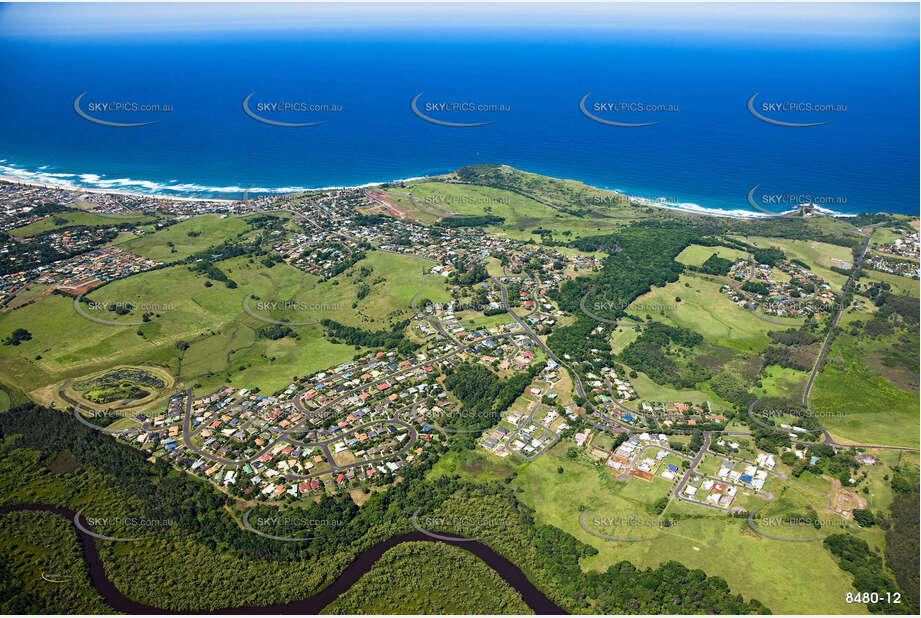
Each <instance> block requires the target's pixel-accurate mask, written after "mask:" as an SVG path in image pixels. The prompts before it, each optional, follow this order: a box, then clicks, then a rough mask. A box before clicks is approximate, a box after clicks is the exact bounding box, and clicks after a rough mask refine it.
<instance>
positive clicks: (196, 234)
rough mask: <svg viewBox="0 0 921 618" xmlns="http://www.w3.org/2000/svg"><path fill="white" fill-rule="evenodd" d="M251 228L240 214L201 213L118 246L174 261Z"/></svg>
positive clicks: (138, 253) (158, 259)
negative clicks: (223, 217)
mask: <svg viewBox="0 0 921 618" xmlns="http://www.w3.org/2000/svg"><path fill="white" fill-rule="evenodd" d="M249 229H250V226H249V225H248V224H247V223H246V220H245V219H244V218H241V217H227V218H226V219H221V217H220V215H202V216H199V217H192V218H191V219H186V220H185V221H181V222H179V223H177V224H175V225H171V226H169V227H167V228H165V229H162V230H160V231H158V232H154V233H152V234H146V235H144V236H138V237H134V238H131V239H130V240H126V241H125V242H122V243H121V244H119V246H120V247H121V248H122V249H124V250H125V251H130V252H131V253H136V254H137V255H141V256H143V257H146V258H150V259H152V260H157V261H158V262H174V261H176V260H182V259H185V258H187V257H188V256H190V255H192V254H193V253H196V252H198V251H202V250H204V249H207V248H208V247H210V246H213V245H217V244H220V243H221V242H223V241H225V240H229V239H231V238H234V237H236V236H237V235H238V234H241V233H244V232H246V231H247V230H249ZM190 233H191V234H192V236H190V235H189V234H190ZM169 243H172V245H173V246H170V244H169Z"/></svg>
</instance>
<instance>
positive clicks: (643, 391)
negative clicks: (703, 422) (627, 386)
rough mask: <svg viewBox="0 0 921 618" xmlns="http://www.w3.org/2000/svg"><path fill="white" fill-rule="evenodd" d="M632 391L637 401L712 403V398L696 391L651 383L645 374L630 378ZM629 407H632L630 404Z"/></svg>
mask: <svg viewBox="0 0 921 618" xmlns="http://www.w3.org/2000/svg"><path fill="white" fill-rule="evenodd" d="M630 383H631V384H632V385H633V390H634V391H635V392H636V395H637V397H638V398H639V399H642V400H649V401H665V402H669V401H691V402H693V403H698V404H705V403H706V401H707V400H710V401H713V396H712V395H709V394H708V393H705V392H703V391H698V390H684V389H677V388H672V387H671V386H664V385H661V384H656V383H655V382H653V381H652V380H651V379H649V377H648V376H647V375H646V374H645V373H641V372H637V376H636V377H635V378H630ZM630 407H631V408H632V407H634V406H633V405H632V404H630Z"/></svg>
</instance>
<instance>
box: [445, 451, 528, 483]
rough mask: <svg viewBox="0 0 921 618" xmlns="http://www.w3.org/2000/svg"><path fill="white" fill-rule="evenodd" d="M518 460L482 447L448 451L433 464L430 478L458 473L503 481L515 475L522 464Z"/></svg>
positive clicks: (474, 477) (467, 476)
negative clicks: (498, 454)
mask: <svg viewBox="0 0 921 618" xmlns="http://www.w3.org/2000/svg"><path fill="white" fill-rule="evenodd" d="M516 461H517V460H515V459H513V458H511V457H498V456H496V455H492V454H490V453H487V452H486V451H485V450H483V449H481V448H477V449H475V450H472V451H463V452H458V451H448V452H446V453H445V454H444V455H442V456H441V457H439V458H438V461H437V462H436V463H435V465H434V466H432V469H431V470H430V471H429V473H428V478H439V477H442V476H453V475H458V476H460V477H462V478H466V479H470V480H472V481H480V482H489V481H503V480H505V479H507V478H509V477H512V476H514V475H515V473H516V471H517V470H518V469H519V467H521V466H522V465H520V464H518V463H516ZM527 465H528V464H523V466H527Z"/></svg>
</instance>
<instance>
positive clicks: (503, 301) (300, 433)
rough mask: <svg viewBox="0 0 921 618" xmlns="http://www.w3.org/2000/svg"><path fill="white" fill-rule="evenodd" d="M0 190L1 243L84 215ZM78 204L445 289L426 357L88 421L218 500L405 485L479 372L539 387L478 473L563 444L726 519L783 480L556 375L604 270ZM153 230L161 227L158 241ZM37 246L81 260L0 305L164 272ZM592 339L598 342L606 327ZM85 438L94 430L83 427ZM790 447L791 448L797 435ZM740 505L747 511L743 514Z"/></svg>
mask: <svg viewBox="0 0 921 618" xmlns="http://www.w3.org/2000/svg"><path fill="white" fill-rule="evenodd" d="M3 190H4V191H5V194H4V195H5V199H6V200H7V202H6V203H7V209H6V210H5V215H6V219H4V221H6V222H7V223H6V224H5V225H6V229H14V226H12V225H11V224H10V222H12V221H16V220H22V219H19V218H20V217H23V216H25V219H24V220H25V221H27V223H26V225H33V226H34V225H35V224H36V223H39V222H41V221H43V220H45V219H47V218H49V217H54V216H55V214H54V211H55V208H53V207H52V208H51V211H52V212H48V213H46V214H43V215H40V216H35V217H30V216H29V215H28V212H29V211H28V210H23V209H28V208H30V207H31V208H48V207H49V205H52V204H59V203H61V201H63V200H70V201H69V202H68V203H74V200H82V201H86V200H84V198H86V197H87V196H86V195H83V194H79V195H75V194H74V192H66V191H59V190H50V189H41V190H39V189H34V190H32V189H27V188H22V187H16V186H10V185H4V186H3ZM90 197H91V198H92V200H91V201H90V203H91V204H93V212H94V213H96V214H113V213H118V214H121V215H138V214H145V215H153V214H156V213H160V214H166V215H167V216H169V217H171V218H172V219H173V220H174V221H183V220H187V219H188V218H189V217H191V216H194V215H200V214H206V213H214V212H217V213H218V214H220V216H221V218H222V219H223V218H226V217H229V216H247V215H249V216H270V217H273V216H278V215H280V214H284V215H288V216H291V217H292V220H293V221H295V222H296V223H297V224H298V225H299V226H301V230H302V231H300V232H295V233H286V232H284V231H283V230H282V229H281V228H274V229H270V230H269V232H268V233H269V238H270V243H271V245H270V246H271V249H272V252H273V254H274V255H275V256H277V257H275V258H274V259H276V260H278V261H283V262H285V263H287V264H288V265H290V266H292V267H294V268H296V269H298V270H300V271H303V272H304V273H307V274H310V275H313V276H316V277H318V278H319V280H320V281H329V280H332V279H334V278H335V277H336V276H337V275H338V274H340V273H342V272H343V271H345V270H346V269H348V268H350V267H352V266H353V265H355V264H358V265H359V266H360V264H361V259H362V257H363V255H364V253H365V252H367V251H377V252H382V253H389V254H393V255H400V256H410V257H412V258H414V259H418V260H420V261H421V262H422V263H423V264H427V265H426V266H424V267H423V268H424V270H425V271H426V272H428V273H429V274H432V275H437V276H440V277H442V278H443V279H444V280H445V282H447V283H453V284H455V286H456V287H455V288H454V289H455V292H454V293H455V298H454V299H453V300H451V301H449V302H432V301H431V300H428V299H424V298H415V299H413V303H412V307H411V309H412V312H413V314H412V318H411V320H410V322H409V326H408V328H409V330H410V332H412V333H414V337H416V338H417V340H418V341H419V342H420V343H419V344H418V346H417V347H418V349H416V350H415V351H413V352H411V353H409V354H406V353H399V352H397V351H394V350H390V351H379V352H376V353H370V354H366V355H364V356H360V357H358V356H357V357H356V358H355V360H354V361H352V362H348V363H344V364H341V365H338V366H334V367H329V368H327V369H324V370H322V371H319V372H317V373H315V374H312V375H310V376H305V377H302V378H298V379H296V380H295V381H293V382H291V383H290V384H289V385H288V386H287V387H285V388H283V389H281V390H279V391H277V392H274V393H271V394H267V393H262V392H259V389H252V388H247V387H245V386H241V387H238V386H230V385H227V386H224V387H221V388H219V389H217V390H215V391H213V392H209V393H206V394H198V395H196V394H193V391H192V390H191V389H188V390H184V391H179V392H176V393H175V394H173V395H171V396H170V397H169V399H168V401H167V403H166V404H165V408H164V409H162V410H159V411H156V412H153V413H151V412H144V413H140V412H138V413H135V412H133V411H131V407H130V406H129V407H128V408H125V409H124V410H123V411H119V410H118V409H112V408H106V409H105V410H97V412H95V415H96V416H100V415H103V414H104V415H106V416H107V417H111V418H116V419H120V420H119V422H118V423H116V424H115V425H114V427H117V428H108V427H103V426H98V429H99V430H100V431H103V432H106V433H110V434H111V435H113V436H114V437H115V438H116V439H118V440H122V441H125V442H126V443H129V444H131V445H132V446H133V447H135V448H138V449H141V450H142V451H144V452H146V453H147V454H149V455H150V456H151V457H154V458H157V459H163V460H165V461H168V462H170V463H171V464H172V465H173V466H175V467H177V468H178V469H181V470H184V471H186V472H187V473H189V474H193V475H196V476H199V477H201V478H203V479H206V480H208V481H210V482H211V483H212V484H213V485H214V486H215V487H217V488H219V489H220V490H221V491H224V492H227V493H228V494H230V495H233V496H236V497H239V498H240V499H257V500H260V501H269V502H273V501H289V502H291V501H293V502H296V501H298V500H300V499H301V498H302V497H304V498H308V499H309V497H310V496H315V495H317V494H329V493H337V492H346V491H355V490H357V489H360V488H364V489H367V488H370V487H380V486H386V485H389V484H391V483H393V482H394V481H395V479H397V478H399V476H400V474H401V470H403V469H404V468H405V467H407V466H413V465H414V464H416V463H417V462H419V461H426V460H435V459H437V458H438V457H439V455H440V454H441V453H443V452H445V449H447V448H448V443H449V441H450V438H451V437H452V436H457V435H459V434H463V433H465V432H467V431H469V430H467V429H455V428H454V427H452V424H453V423H455V422H456V420H457V419H458V418H463V415H464V406H463V404H462V403H461V402H460V401H459V400H458V398H457V397H456V396H454V395H453V394H452V393H451V392H450V390H449V389H447V388H446V387H445V381H444V377H445V375H446V374H449V373H450V372H451V371H452V370H453V369H454V368H456V367H458V366H459V365H461V364H462V363H463V364H466V363H474V364H478V365H482V366H484V367H488V368H490V369H491V370H492V371H497V372H499V373H500V374H502V375H516V374H520V373H521V372H527V371H529V370H531V371H532V372H533V371H535V370H536V373H533V377H532V379H531V381H530V383H529V384H528V385H527V386H526V387H525V389H524V391H523V392H522V394H521V396H520V397H519V398H518V399H517V400H516V401H515V402H514V403H513V405H512V406H511V407H510V408H509V409H508V410H506V411H505V412H504V413H503V414H502V416H501V418H500V419H499V421H498V422H497V423H495V424H494V425H493V426H491V427H486V428H484V429H483V430H481V431H477V433H478V434H479V437H478V438H477V445H478V448H481V449H483V450H484V451H485V452H487V453H489V454H490V456H494V457H498V458H509V457H512V458H515V459H518V460H521V461H534V460H536V459H538V458H539V457H540V456H541V455H543V454H544V453H547V452H548V451H550V450H551V449H552V448H553V447H554V446H555V445H557V444H560V443H563V444H570V445H573V446H574V447H575V448H577V449H579V452H580V453H581V455H580V456H581V457H585V458H586V460H588V461H591V462H594V463H595V464H596V465H597V466H600V467H602V468H603V469H605V470H608V472H609V474H610V475H611V477H612V478H615V479H617V480H618V481H619V482H622V483H628V482H633V483H637V482H645V483H652V482H653V481H654V480H655V479H661V481H665V482H668V483H670V484H671V486H672V489H671V490H670V493H671V495H673V496H674V497H675V499H676V500H680V501H683V502H686V503H688V504H694V505H698V506H701V507H705V508H712V509H717V510H723V511H727V512H729V511H732V510H742V511H744V510H746V508H748V507H750V506H751V504H752V502H751V500H752V499H762V500H770V499H771V495H770V494H769V493H768V490H769V487H767V488H766V485H769V481H770V478H771V475H772V474H776V473H775V472H774V466H775V459H774V456H773V455H771V454H769V453H764V452H760V451H758V450H757V449H752V447H751V445H750V443H749V440H747V439H744V438H742V437H734V436H737V435H744V432H743V433H742V434H739V433H738V432H731V431H727V429H726V427H727V424H728V423H729V421H730V419H731V417H732V416H733V415H732V413H729V412H727V411H725V410H715V409H714V408H713V406H712V405H711V403H710V402H709V401H707V402H704V403H703V404H699V403H690V402H676V401H656V400H650V399H640V398H638V396H637V393H636V391H635V389H634V386H633V385H632V384H631V379H630V377H629V376H627V375H626V372H625V371H624V370H623V369H622V368H616V367H612V366H608V365H606V364H604V363H603V362H598V360H599V359H596V361H595V362H591V361H585V360H583V361H580V362H574V361H572V360H571V359H570V358H569V355H568V354H567V355H564V356H565V358H558V357H557V356H556V355H555V354H554V353H553V352H551V351H550V349H549V348H548V347H547V346H546V343H545V340H546V336H547V335H548V334H549V333H550V332H552V331H553V329H554V327H555V325H556V324H557V323H558V322H559V321H560V320H564V321H565V320H567V317H566V314H565V312H563V311H561V310H560V308H559V307H558V306H557V303H556V302H555V301H553V300H552V298H554V297H555V293H556V291H557V290H558V289H559V287H560V286H561V285H562V284H563V283H565V282H566V281H570V280H572V278H573V277H576V276H579V275H580V274H582V273H591V272H596V271H598V270H599V269H600V268H601V267H602V263H601V261H600V260H599V259H598V258H597V257H593V256H591V255H585V254H581V253H575V254H568V255H564V254H562V253H560V252H559V251H558V250H556V249H555V248H553V247H549V246H542V245H539V244H532V243H525V242H522V241H518V240H513V239H511V238H508V237H501V236H495V235H491V234H487V233H485V232H483V231H482V230H481V229H479V228H463V227H460V228H458V227H443V226H426V225H422V224H420V223H419V222H417V221H414V220H413V219H412V218H411V217H408V216H406V217H396V218H394V217H392V216H386V217H384V216H381V215H379V214H374V213H375V211H379V210H380V208H381V205H382V204H385V203H387V202H386V199H387V198H386V195H385V194H383V193H381V192H376V191H375V192H365V191H360V190H341V191H328V192H318V193H314V194H307V195H304V196H298V197H295V198H293V199H291V198H287V197H281V198H278V197H272V196H261V197H256V198H252V199H250V198H247V199H245V200H244V201H241V202H233V203H218V202H172V201H169V200H166V201H162V200H156V199H151V200H147V199H143V198H139V199H138V201H137V202H133V203H130V206H131V208H128V206H127V205H128V201H127V200H123V199H116V200H112V201H109V200H106V199H102V198H100V197H98V195H96V194H93V195H91V196H90ZM395 208H396V207H395V206H394V207H393V208H392V209H391V210H393V209H395ZM134 209H139V210H134ZM364 213H368V214H364ZM20 227H21V226H20ZM162 229H165V228H164V227H163V225H162V224H159V223H157V224H156V227H155V228H154V231H156V230H162ZM115 232H116V233H118V234H128V235H129V237H137V236H143V235H145V234H149V233H151V232H150V231H145V230H144V229H142V228H139V227H137V225H129V226H127V227H124V228H121V229H120V228H118V227H116V229H115ZM261 233H262V234H264V233H265V232H261ZM81 235H82V236H85V237H86V238H87V240H86V241H85V242H83V243H82V244H81V243H80V242H78V241H75V240H74V239H75V238H80V237H81ZM35 238H41V239H42V240H43V241H44V242H45V243H48V244H49V245H50V246H52V247H54V248H55V250H58V251H61V252H62V253H63V252H64V251H65V250H66V251H70V252H72V253H73V254H74V255H73V256H72V257H68V258H65V259H61V260H56V261H52V262H50V263H44V264H41V265H39V266H37V267H35V268H32V269H29V270H23V271H19V272H15V273H7V274H6V275H4V280H3V288H2V289H3V291H4V300H5V302H8V301H9V300H10V299H13V298H15V297H16V296H17V295H18V294H19V293H20V292H21V291H22V290H23V289H24V288H25V287H27V286H40V287H42V288H43V289H45V290H47V291H52V290H53V291H56V292H58V293H63V294H67V295H70V296H73V297H76V298H79V297H82V296H83V295H84V294H87V293H88V292H90V291H92V290H93V289H94V288H96V287H98V286H100V285H104V284H106V283H107V282H110V281H113V280H117V279H120V278H126V277H130V276H133V275H137V274H139V273H143V272H147V271H149V270H151V269H156V268H159V267H163V266H164V263H163V262H160V261H156V260H151V259H148V258H143V257H141V256H138V255H135V254H132V253H130V252H128V251H125V250H123V249H121V248H119V247H118V246H113V245H106V244H102V246H100V244H101V243H103V242H105V241H106V240H109V239H111V238H113V235H112V230H111V229H108V230H107V231H106V232H102V231H97V230H96V229H94V228H86V227H76V228H69V227H63V228H59V229H53V230H51V231H50V232H48V233H46V234H44V235H42V236H36V237H19V238H16V239H12V238H11V240H10V241H9V242H13V243H30V242H32V241H34V240H35ZM909 240H910V239H909ZM906 242H908V241H906ZM902 244H903V243H902V242H899V243H895V244H894V245H893V247H896V248H898V247H902ZM894 250H895V249H894ZM483 264H486V265H487V266H488V268H483V266H482V265H483ZM477 269H482V270H481V271H480V272H481V274H480V279H481V280H480V281H478V282H476V283H473V284H472V285H469V284H468V285H457V284H458V283H459V282H460V277H461V275H463V274H464V273H470V272H475V271H476V270H477ZM728 276H729V280H730V281H729V282H728V283H726V284H725V285H724V286H723V292H724V293H726V294H728V295H729V296H730V298H731V300H732V302H734V303H735V304H737V305H739V306H743V307H745V308H748V309H754V308H757V309H758V310H759V311H761V312H763V313H764V314H766V315H772V316H778V317H787V316H791V317H803V316H816V315H820V314H822V313H827V312H828V311H830V307H833V306H834V305H835V304H836V303H837V295H836V293H835V292H834V291H832V289H831V286H830V285H829V284H828V283H827V282H826V281H824V280H822V279H821V278H820V277H819V276H817V275H816V274H815V273H814V272H812V271H810V270H809V269H807V268H805V267H804V266H803V265H802V264H798V263H795V262H793V261H786V260H785V261H781V262H779V263H777V264H774V265H769V264H757V263H755V262H753V261H752V260H751V258H748V259H740V260H737V261H736V262H734V263H732V265H731V268H730V269H729V273H728ZM417 296H418V295H417ZM417 301H418V302H417ZM476 315H480V316H484V317H485V318H486V319H487V324H488V325H484V326H471V325H470V324H468V323H467V320H468V319H469V317H470V316H476ZM490 316H492V317H490ZM496 318H498V321H497V319H496ZM479 319H482V318H479ZM279 324H285V322H284V321H282V322H279ZM595 331H596V332H597V333H603V332H604V331H605V325H604V324H600V325H599V326H598V327H596V329H595ZM575 366H578V370H574V367H575ZM532 368H533V369H532ZM583 385H584V390H583ZM75 414H78V415H80V412H79V410H77V411H75ZM81 416H82V415H81ZM452 419H453V420H452ZM83 420H84V422H86V423H89V424H91V425H92V426H94V427H97V426H96V425H93V424H92V423H91V421H92V415H91V418H90V420H89V421H87V420H86V419H85V418H84V419H83ZM695 433H696V435H697V436H699V437H700V436H704V437H705V443H704V444H702V445H695V446H694V448H689V447H688V446H687V444H688V443H687V438H688V437H689V436H690V435H692V434H695ZM723 436H724V437H723ZM790 436H791V437H793V438H794V440H795V441H798V440H799V439H800V438H801V436H800V434H797V433H792V432H791V433H790ZM676 438H677V441H676ZM740 442H741V443H743V444H744V445H745V446H741V445H740ZM711 443H712V444H711ZM695 449H697V450H695ZM711 449H713V450H711ZM788 450H789V451H790V452H793V453H795V454H796V457H797V458H799V459H804V458H805V457H806V456H807V453H808V451H809V448H808V446H806V447H804V448H802V449H797V448H796V446H795V443H794V444H793V445H791V446H790V447H788ZM746 456H747V457H751V459H750V460H749V459H745V458H744V457H746ZM717 460H718V461H717ZM812 463H813V464H815V461H813V462H812ZM740 497H744V500H742V502H741V504H743V505H744V506H738V504H740V502H739V500H740Z"/></svg>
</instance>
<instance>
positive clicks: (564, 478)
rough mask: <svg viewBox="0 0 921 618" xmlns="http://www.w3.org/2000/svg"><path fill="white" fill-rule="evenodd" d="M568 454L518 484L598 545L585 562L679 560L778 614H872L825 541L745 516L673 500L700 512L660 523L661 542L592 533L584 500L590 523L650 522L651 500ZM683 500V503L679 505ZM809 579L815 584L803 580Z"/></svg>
mask: <svg viewBox="0 0 921 618" xmlns="http://www.w3.org/2000/svg"><path fill="white" fill-rule="evenodd" d="M564 452H565V450H564V449H562V448H561V447H556V448H555V449H554V452H553V454H552V455H549V456H543V457H541V458H539V459H538V460H537V461H535V462H533V463H531V464H530V465H529V466H528V467H527V468H525V469H524V470H523V471H522V472H521V473H520V474H519V476H518V477H517V478H516V479H515V481H513V484H514V485H515V486H516V487H520V488H521V489H523V490H524V491H523V493H521V494H520V497H521V499H522V500H524V501H525V502H526V503H528V504H529V505H531V506H532V507H533V508H535V509H536V511H537V519H538V521H539V522H541V523H549V524H553V525H555V526H557V527H559V528H562V529H563V530H565V531H566V532H569V533H570V534H572V535H573V536H575V537H576V538H578V539H579V540H581V541H583V542H585V543H588V544H590V545H592V546H593V547H595V548H597V549H598V552H599V553H598V555H596V556H594V557H592V558H589V559H588V560H586V561H585V562H584V564H583V568H585V569H594V570H604V569H607V568H608V567H609V566H611V565H613V564H616V563H617V562H619V561H621V560H628V561H630V562H632V563H633V564H635V565H636V566H638V567H652V566H656V565H658V564H660V563H662V562H665V561H667V560H677V561H679V562H681V563H682V564H684V565H685V566H687V567H689V568H699V569H703V570H704V571H705V572H706V573H707V575H711V576H712V575H716V576H719V577H722V578H724V579H725V580H726V581H727V582H728V583H729V586H730V588H731V589H732V591H733V592H734V593H739V594H742V595H743V596H744V597H745V598H756V599H758V600H760V601H761V602H762V603H764V604H765V605H767V606H768V607H769V608H770V609H771V610H772V611H773V612H774V613H827V612H833V613H855V612H856V613H865V612H864V606H862V605H861V606H855V605H848V604H847V603H845V594H846V593H847V592H849V591H852V589H851V587H850V585H849V581H850V579H849V578H848V577H847V576H846V574H845V573H844V572H843V571H841V570H840V569H839V568H838V566H837V564H836V563H835V561H834V560H833V558H832V556H831V554H829V553H828V552H827V551H826V550H825V549H824V548H823V547H822V545H821V544H820V543H788V542H781V541H773V540H769V539H764V538H761V537H759V536H757V535H756V534H755V533H754V532H753V531H751V530H750V529H748V526H747V523H746V521H745V520H744V519H741V520H740V519H730V518H726V517H722V516H719V515H717V516H711V515H709V514H708V513H707V512H705V511H703V510H702V509H701V507H695V506H693V505H683V504H681V503H676V502H675V501H674V500H673V501H672V502H671V503H670V506H669V507H668V509H667V510H666V514H668V513H670V512H673V511H674V512H680V511H681V512H686V513H689V514H693V515H694V517H693V518H684V519H682V520H681V521H680V522H679V523H678V524H677V525H676V526H674V527H671V528H665V529H658V530H660V531H661V532H662V534H661V536H660V537H659V538H657V539H656V540H654V541H642V542H633V543H628V542H617V541H609V540H606V539H602V538H599V537H597V536H594V535H592V534H589V533H588V532H586V531H585V530H583V529H582V528H581V527H580V526H579V523H578V517H579V512H580V511H579V507H580V506H584V507H586V508H589V509H591V514H592V516H589V517H586V520H587V521H588V522H590V523H591V522H592V521H593V517H595V516H598V517H602V518H603V517H605V515H606V514H607V513H617V514H622V513H635V514H636V516H637V518H638V519H640V520H645V519H649V518H650V515H649V514H648V511H647V510H646V504H648V499H647V500H645V501H640V502H636V501H633V500H630V499H627V498H630V497H632V496H629V493H628V494H627V495H626V496H625V495H624V491H623V489H621V490H620V492H619V493H618V490H617V488H616V485H612V482H611V481H609V480H607V477H601V476H600V475H599V474H597V473H596V472H595V470H594V468H593V467H592V466H590V465H589V464H587V463H582V462H581V461H579V462H573V461H571V460H569V459H567V458H566V457H565V456H561V455H560V454H561V453H564ZM558 466H561V467H563V469H564V473H563V474H558V473H557V472H556V468H557V467H558ZM601 478H605V480H604V481H602V480H601ZM635 482H637V479H631V481H630V482H629V483H627V484H626V486H624V487H630V486H631V485H632V484H633V483H635ZM640 482H642V481H640ZM643 485H644V486H646V487H648V485H646V484H645V483H643ZM643 495H646V494H645V492H644V493H643V494H641V496H643ZM649 495H654V494H653V492H649ZM678 504H681V507H679V508H676V505H678ZM682 508H683V509H685V510H684V511H682ZM631 509H632V511H631ZM643 532H644V533H645V532H648V530H643ZM637 534H639V533H637ZM615 536H618V535H615ZM779 565H782V566H779ZM803 581H808V582H809V585H808V586H803V585H802V582H803Z"/></svg>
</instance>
